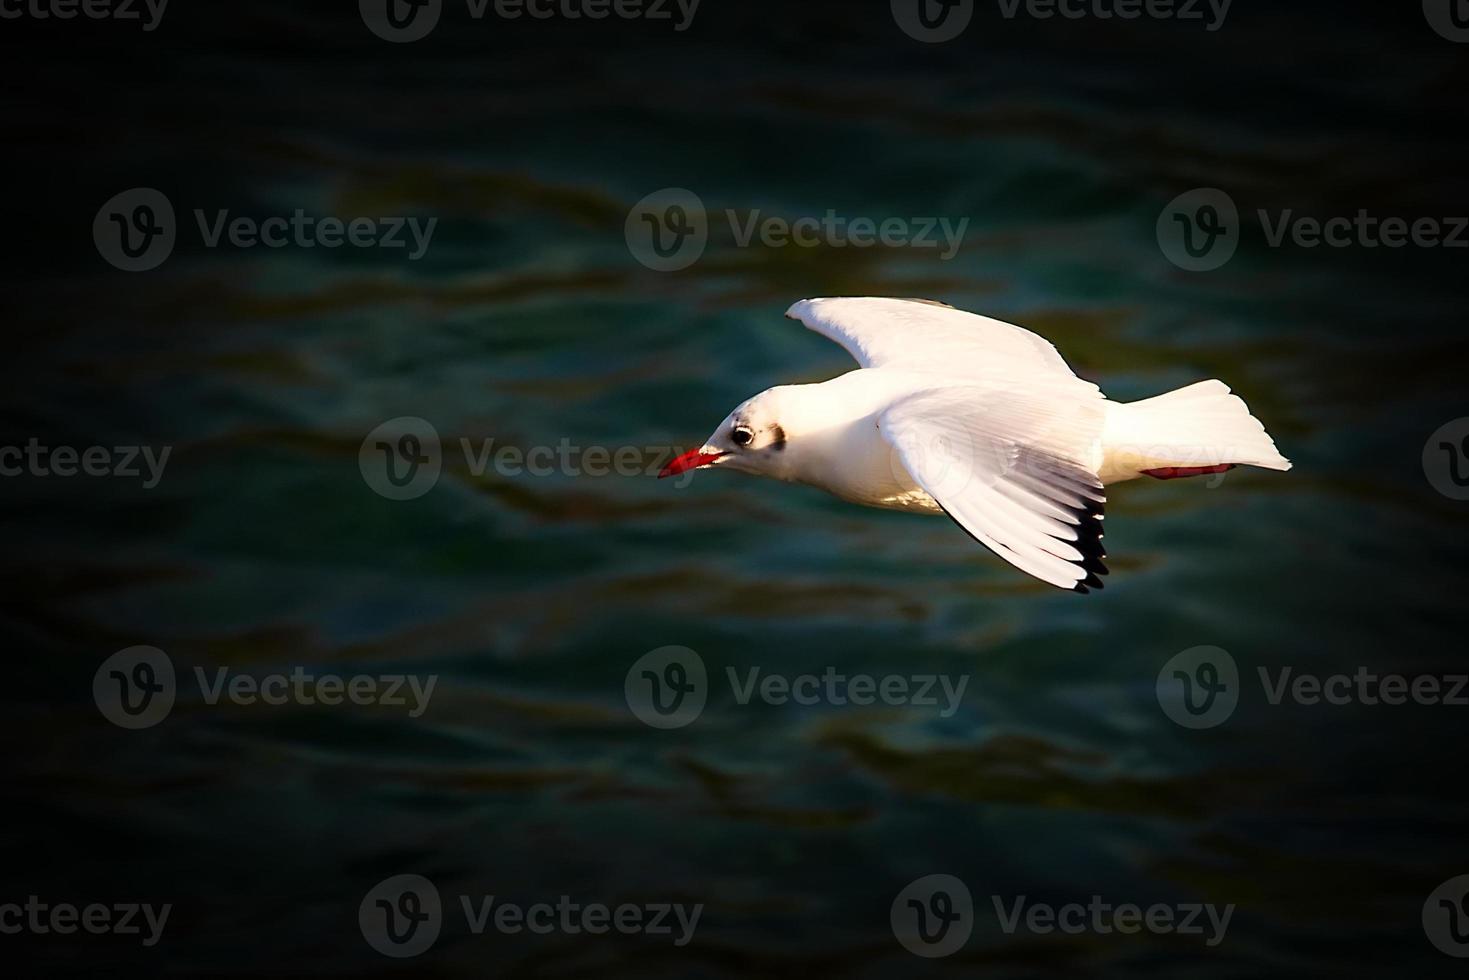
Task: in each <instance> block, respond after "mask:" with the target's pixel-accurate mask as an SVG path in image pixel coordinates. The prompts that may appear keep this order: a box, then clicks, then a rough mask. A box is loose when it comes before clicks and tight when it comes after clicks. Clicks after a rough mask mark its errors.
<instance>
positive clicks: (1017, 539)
mask: <svg viewBox="0 0 1469 980" xmlns="http://www.w3.org/2000/svg"><path fill="white" fill-rule="evenodd" d="M786 316H787V317H788V318H790V319H792V320H796V321H799V322H800V323H802V324H804V325H805V326H806V327H807V328H808V329H810V330H814V331H815V332H816V333H819V334H821V335H822V336H824V337H827V338H829V339H830V340H834V341H836V342H837V343H838V344H841V345H842V347H844V348H845V349H846V350H847V352H848V353H849V354H851V355H852V356H853V357H854V358H856V360H857V364H858V365H859V367H858V368H857V369H856V370H854V371H849V372H848V373H846V374H843V375H841V376H839V377H836V378H832V379H831V380H830V381H823V382H820V383H819V384H805V385H781V386H779V387H775V388H771V389H769V390H767V391H763V392H761V393H760V394H758V395H756V396H754V397H753V398H750V399H749V400H748V401H745V402H744V403H743V404H741V405H740V406H739V407H737V408H736V409H735V410H734V411H733V412H730V413H729V415H728V416H727V417H726V418H725V420H724V421H723V422H721V423H720V424H719V427H718V428H717V429H715V430H714V434H713V435H712V436H710V437H709V439H708V441H707V442H705V443H704V445H703V446H701V447H700V448H698V449H695V450H692V451H690V452H686V453H684V454H683V455H681V456H679V457H677V458H676V459H674V460H673V461H672V462H670V463H669V464H668V465H667V466H665V467H663V469H662V471H661V472H660V473H659V474H658V475H659V478H660V479H661V478H664V477H670V476H676V475H678V474H680V473H684V472H687V471H689V470H696V469H708V468H711V467H718V468H722V469H731V470H739V471H741V472H745V473H753V474H755V475H757V476H768V477H773V478H775V479H778V480H785V481H787V482H792V483H801V484H806V485H808V486H812V487H816V488H818V489H821V490H825V491H826V492H828V493H830V494H833V495H834V496H837V497H839V498H841V499H842V500H846V501H850V502H852V503H855V504H862V505H865V506H868V507H882V508H888V509H892V510H904V511H914V512H918V513H925V514H946V515H948V516H949V517H950V518H951V519H952V520H953V521H954V523H956V524H958V525H959V527H961V528H963V529H964V531H966V532H967V533H968V534H969V535H970V536H971V537H972V538H974V539H975V540H976V541H978V542H979V543H981V544H983V545H984V546H986V547H987V548H989V549H990V550H991V551H993V552H994V553H995V554H997V555H999V556H1000V557H1001V558H1003V559H1004V560H1005V561H1007V562H1009V563H1010V564H1012V565H1014V566H1015V567H1016V568H1018V569H1020V570H1021V571H1023V572H1027V573H1028V574H1030V575H1033V576H1035V577H1036V578H1038V579H1040V580H1041V581H1043V582H1047V583H1049V584H1051V585H1054V586H1056V587H1058V588H1062V589H1069V590H1071V591H1074V592H1080V593H1086V592H1088V591H1090V590H1091V589H1099V588H1101V587H1102V579H1101V577H1100V576H1103V575H1106V574H1107V568H1106V566H1105V565H1104V564H1103V559H1104V558H1106V557H1107V556H1106V553H1105V551H1104V550H1103V548H1102V519H1103V517H1104V516H1105V513H1104V512H1105V507H1106V502H1107V497H1106V493H1105V489H1104V488H1105V487H1107V486H1110V485H1111V484H1113V483H1121V482H1123V481H1125V480H1133V479H1137V478H1138V477H1141V476H1149V477H1153V478H1155V479H1159V480H1173V479H1179V478H1182V477H1189V476H1199V475H1203V474H1207V473H1222V472H1224V471H1225V470H1230V469H1233V468H1234V467H1235V466H1240V465H1244V466H1259V467H1263V468H1264V469H1269V470H1288V469H1290V468H1291V464H1290V461H1289V460H1287V459H1286V458H1285V457H1284V456H1282V455H1281V454H1280V452H1279V451H1278V450H1277V449H1276V448H1275V443H1274V441H1273V440H1271V438H1270V436H1269V435H1267V434H1266V432H1265V427H1264V426H1263V425H1261V424H1260V422H1259V421H1258V420H1257V419H1256V418H1255V417H1254V416H1253V415H1251V414H1250V410H1249V408H1248V407H1246V405H1245V403H1244V402H1243V401H1242V400H1240V398H1239V397H1238V396H1236V395H1233V394H1231V393H1230V390H1229V386H1228V385H1226V384H1224V383H1223V382H1222V381H1201V382H1198V383H1197V384H1191V385H1188V386H1186V387H1183V388H1179V389H1178V390H1176V391H1170V392H1168V393H1167V394H1164V395H1158V396H1157V397H1154V398H1147V399H1144V400H1142V401H1136V402H1128V403H1122V402H1114V401H1110V400H1108V399H1107V397H1106V396H1105V395H1103V394H1102V391H1101V389H1100V388H1098V387H1097V386H1096V385H1094V384H1092V383H1091V382H1090V381H1084V380H1082V379H1081V378H1078V377H1077V376H1076V374H1075V372H1073V371H1072V370H1071V368H1070V367H1069V366H1068V365H1067V364H1066V361H1065V360H1063V359H1062V357H1061V354H1060V353H1059V352H1058V351H1057V350H1056V348H1055V346H1053V345H1052V344H1051V343H1050V342H1049V341H1047V340H1045V339H1044V338H1043V337H1041V336H1039V335H1037V334H1035V333H1032V332H1031V331H1029V330H1026V329H1025V328H1023V327H1017V326H1015V325H1014V324H1010V323H1005V322H1003V321H1000V320H993V319H990V318H989V317H985V316H979V315H978V314H975V313H967V312H965V311H963V310H959V309H956V308H954V307H952V306H949V305H948V304H946V303H940V302H937V301H934V300H922V299H889V298H879V297H836V298H824V299H807V300H802V301H801V302H799V303H796V304H795V305H794V306H792V307H791V308H790V309H789V310H788V311H786Z"/></svg>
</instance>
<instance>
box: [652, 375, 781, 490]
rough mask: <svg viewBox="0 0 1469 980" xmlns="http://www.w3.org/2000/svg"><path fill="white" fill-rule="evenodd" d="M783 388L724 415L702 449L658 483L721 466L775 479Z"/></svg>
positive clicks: (665, 473) (680, 461) (665, 469)
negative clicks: (687, 473) (669, 478)
mask: <svg viewBox="0 0 1469 980" xmlns="http://www.w3.org/2000/svg"><path fill="white" fill-rule="evenodd" d="M785 391H786V389H785V388H771V389H769V390H768V391H762V392H761V393H760V394H758V395H756V396H755V397H754V398H751V399H749V400H748V401H745V402H743V403H741V404H740V406H739V407H738V408H736V409H735V410H734V411H733V412H730V413H729V415H727V416H726V417H725V419H724V421H723V422H721V423H719V427H718V428H716V429H715V430H714V434H713V435H711V436H710V437H709V438H708V440H707V441H705V443H704V445H703V446H701V447H699V448H698V449H694V450H690V451H689V452H686V453H684V454H683V455H682V456H679V457H678V458H677V459H675V460H673V461H672V462H671V463H669V464H668V465H667V466H665V467H663V471H662V472H660V473H659V474H658V478H659V479H663V478H664V477H669V476H677V475H678V474H680V473H684V472H687V471H688V470H695V469H706V468H708V467H711V466H724V467H728V468H730V469H733V470H741V471H743V472H745V473H754V474H757V475H764V476H779V475H780V474H781V472H782V471H783V469H784V467H783V465H782V457H783V454H784V453H785V450H786V445H787V441H788V439H789V435H788V433H787V431H786V428H785V426H784V425H782V423H781V418H782V407H783V404H784V403H785V401H786V396H785Z"/></svg>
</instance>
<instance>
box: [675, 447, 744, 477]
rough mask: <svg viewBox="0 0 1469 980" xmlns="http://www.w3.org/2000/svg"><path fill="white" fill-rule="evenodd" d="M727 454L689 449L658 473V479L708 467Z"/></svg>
mask: <svg viewBox="0 0 1469 980" xmlns="http://www.w3.org/2000/svg"><path fill="white" fill-rule="evenodd" d="M727 455H729V454H728V453H706V452H704V450H702V449H691V450H689V451H688V452H686V453H684V454H683V455H682V456H680V457H678V458H677V459H675V460H674V461H673V462H671V463H669V464H668V465H667V466H665V467H663V469H662V470H661V471H660V472H659V473H658V479H660V480H661V479H663V478H664V477H666V476H678V475H679V474H680V473H683V472H685V471H687V470H696V469H698V468H699V467H701V466H708V465H709V464H710V463H712V462H714V461H715V460H716V459H723V458H724V457H725V456H727Z"/></svg>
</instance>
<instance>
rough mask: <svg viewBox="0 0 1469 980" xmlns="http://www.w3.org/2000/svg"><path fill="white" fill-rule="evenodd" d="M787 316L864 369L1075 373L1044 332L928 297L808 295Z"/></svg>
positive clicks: (1066, 374)
mask: <svg viewBox="0 0 1469 980" xmlns="http://www.w3.org/2000/svg"><path fill="white" fill-rule="evenodd" d="M786 316H788V317H790V318H791V319H792V320H799V321H800V322H801V323H803V324H805V325H806V326H807V327H809V328H810V329H812V330H815V331H816V332H817V333H819V334H821V335H822V336H823V337H827V338H829V339H831V340H835V341H836V342H837V343H839V344H841V345H842V346H843V347H845V348H846V349H847V352H848V353H849V354H851V355H852V356H853V357H855V358H856V359H857V363H858V364H861V365H862V366H863V367H869V368H870V367H895V366H901V367H907V368H913V369H915V370H922V369H933V368H942V369H944V370H945V372H946V373H955V371H956V369H957V370H958V371H959V372H961V373H962V371H963V370H964V369H965V368H966V367H968V366H971V365H973V366H989V367H996V366H1000V367H1004V366H1005V365H1007V364H1011V365H1015V366H1019V367H1025V368H1030V369H1035V370H1041V371H1044V372H1047V373H1055V374H1061V375H1064V376H1066V377H1069V378H1075V377H1076V374H1075V373H1074V372H1073V371H1072V370H1071V368H1070V367H1069V366H1068V365H1067V364H1066V361H1065V360H1063V359H1062V357H1061V355H1060V353H1059V352H1058V351H1057V350H1056V348H1055V347H1054V346H1053V345H1052V344H1051V342H1050V341H1048V340H1046V339H1045V338H1044V337H1041V336H1039V335H1038V334H1034V333H1031V332H1030V331H1029V330H1026V329H1025V328H1023V327H1017V326H1015V325H1014V324H1011V323H1005V322H1003V321H1001V320H992V319H990V318H989V317H987V316H979V315H978V314H976V313H966V312H965V311H963V310H956V309H954V308H953V307H952V306H945V305H944V304H942V303H936V302H933V301H932V300H921V299H880V298H876V297H861V298H857V297H853V298H844V297H838V298H832V299H805V300H802V301H801V302H799V303H797V304H795V305H794V306H792V307H791V308H790V309H789V310H787V311H786ZM1078 380H1079V379H1078ZM1081 383H1082V384H1087V382H1081ZM1093 387H1095V386H1093Z"/></svg>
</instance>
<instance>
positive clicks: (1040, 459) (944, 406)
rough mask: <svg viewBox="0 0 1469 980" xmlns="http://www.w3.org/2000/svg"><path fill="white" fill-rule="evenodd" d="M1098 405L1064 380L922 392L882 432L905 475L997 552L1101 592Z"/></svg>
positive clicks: (886, 418)
mask: <svg viewBox="0 0 1469 980" xmlns="http://www.w3.org/2000/svg"><path fill="white" fill-rule="evenodd" d="M1102 423H1103V403H1102V402H1100V401H1097V402H1093V401H1090V400H1086V399H1078V398H1076V396H1075V391H1074V389H1072V388H1071V387H1070V386H1065V385H1058V386H1042V387H1041V388H1040V389H1039V390H1036V389H1035V388H1033V387H1031V386H1029V385H1027V388H1026V389H1025V390H1023V391H1022V390H1011V391H1004V390H1000V391H997V390H995V389H993V388H983V389H981V388H973V387H967V386H964V387H950V388H935V389H929V390H926V391H920V392H918V393H916V394H913V395H909V396H907V397H905V398H903V399H901V400H899V401H897V402H895V403H893V404H892V405H891V406H890V407H889V408H888V409H887V410H886V411H885V412H883V414H882V416H881V419H880V421H879V428H880V429H881V430H882V432H883V434H884V435H885V436H886V438H887V440H888V442H890V443H891V444H892V445H893V447H894V448H895V449H896V450H897V452H898V455H899V457H900V458H901V459H902V461H903V465H904V467H906V468H907V470H908V473H909V474H910V475H911V476H912V477H913V479H914V480H915V481H916V482H917V483H918V485H919V486H921V487H922V488H923V489H924V490H925V491H926V492H927V493H928V494H929V496H931V497H933V498H934V500H936V501H938V503H939V506H941V507H942V508H943V509H944V511H945V512H946V513H947V514H948V515H949V516H950V517H952V518H953V519H954V521H955V522H956V523H957V524H958V525H959V526H960V527H962V528H963V529H964V530H965V531H967V532H969V534H970V535H971V536H972V537H974V538H975V539H976V540H978V541H979V542H980V543H981V544H983V545H985V546H987V547H988V548H990V549H991V550H992V551H994V552H995V553H996V554H997V555H999V556H1000V557H1001V558H1003V559H1005V560H1006V561H1008V562H1009V563H1010V564H1012V565H1014V566H1015V567H1016V568H1019V569H1021V570H1022V571H1025V572H1029V573H1030V574H1031V575H1034V576H1035V577H1036V578H1038V579H1041V580H1043V581H1045V582H1049V583H1050V584H1052V585H1055V586H1059V587H1060V588H1063V589H1074V590H1076V591H1077V592H1086V591H1087V587H1088V586H1091V587H1093V588H1101V586H1102V580H1101V579H1100V578H1098V577H1097V576H1099V575H1106V574H1107V568H1106V566H1105V565H1103V564H1102V559H1103V558H1105V557H1106V553H1105V552H1104V551H1103V549H1102V540H1101V539H1102V518H1103V516H1104V508H1105V505H1106V495H1105V494H1104V493H1103V490H1102V481H1101V480H1099V479H1098V478H1097V476H1096V472H1095V470H1094V468H1093V467H1094V465H1095V464H1094V461H1095V460H1096V458H1097V456H1098V455H1099V451H1098V447H1099V442H1100V437H1101V432H1102Z"/></svg>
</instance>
